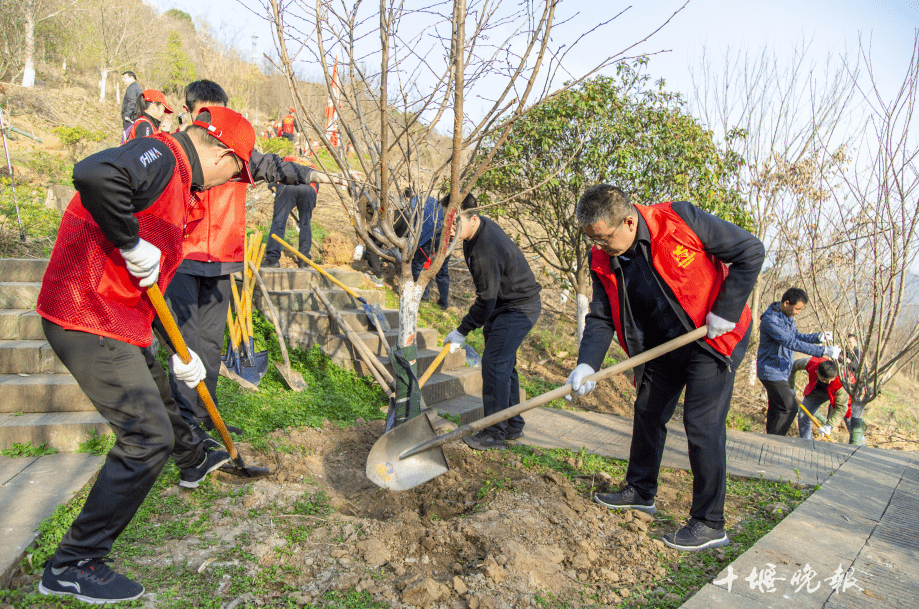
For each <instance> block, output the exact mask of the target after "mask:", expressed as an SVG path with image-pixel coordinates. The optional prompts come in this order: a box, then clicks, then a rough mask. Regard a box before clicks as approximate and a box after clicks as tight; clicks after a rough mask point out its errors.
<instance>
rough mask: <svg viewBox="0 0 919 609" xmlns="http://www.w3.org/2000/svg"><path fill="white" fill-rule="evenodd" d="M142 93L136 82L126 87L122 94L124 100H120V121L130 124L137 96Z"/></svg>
mask: <svg viewBox="0 0 919 609" xmlns="http://www.w3.org/2000/svg"><path fill="white" fill-rule="evenodd" d="M143 92H144V91H143V89H141V88H140V85H139V84H137V81H136V80H135V81H134V82H132V83H131V84H129V85H128V88H127V89H126V90H125V92H124V99H122V100H121V120H123V121H126V122H128V123H130V122H131V117H132V116H134V106H136V105H137V96H138V95H140V94H141V93H143Z"/></svg>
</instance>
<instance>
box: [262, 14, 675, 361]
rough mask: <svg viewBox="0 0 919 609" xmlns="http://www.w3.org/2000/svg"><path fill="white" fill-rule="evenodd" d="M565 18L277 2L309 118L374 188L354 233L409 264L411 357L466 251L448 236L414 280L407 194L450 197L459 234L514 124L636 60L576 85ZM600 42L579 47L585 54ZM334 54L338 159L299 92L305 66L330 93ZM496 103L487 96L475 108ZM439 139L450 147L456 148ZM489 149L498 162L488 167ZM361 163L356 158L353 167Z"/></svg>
mask: <svg viewBox="0 0 919 609" xmlns="http://www.w3.org/2000/svg"><path fill="white" fill-rule="evenodd" d="M561 5H562V2H561V0H523V1H521V2H519V3H515V4H514V5H513V6H512V5H511V4H510V3H500V2H494V1H493V0H471V1H469V2H467V0H439V1H438V0H435V1H433V2H431V3H428V4H427V5H425V6H424V7H423V8H420V9H416V10H409V9H408V8H406V6H405V4H404V3H403V2H396V1H395V0H380V2H379V3H378V5H377V6H375V7H370V6H367V5H364V4H361V3H360V2H356V3H347V2H344V1H340V2H334V1H332V0H293V1H292V2H290V3H286V4H284V5H281V4H280V3H278V2H277V0H267V5H266V9H267V11H268V13H269V15H270V18H271V19H272V21H273V22H274V25H275V30H276V45H277V51H278V57H279V58H280V65H279V66H278V67H279V69H280V70H281V71H282V72H283V73H284V74H285V75H286V76H287V79H288V84H289V86H290V89H291V95H292V97H293V98H294V100H295V101H296V103H297V106H298V108H299V112H300V113H301V114H299V115H300V116H303V117H304V118H305V119H306V121H307V122H308V123H309V125H310V127H311V128H312V129H313V131H314V132H316V133H317V134H318V136H319V138H320V140H321V142H322V145H323V146H325V147H326V148H327V149H328V150H329V151H330V152H331V153H332V156H333V158H334V160H335V164H336V165H337V167H336V169H340V170H343V171H351V170H353V169H356V170H358V171H360V172H361V174H362V175H363V176H364V179H362V180H361V181H360V183H356V184H355V187H354V189H353V190H352V192H353V194H354V195H355V196H352V197H347V196H345V195H344V193H340V196H341V197H342V203H343V205H344V206H345V208H346V211H347V212H348V214H349V216H350V217H351V219H352V222H353V224H354V228H355V231H356V232H357V234H358V236H359V237H360V238H361V239H362V240H363V241H364V243H365V244H366V246H367V247H368V248H370V250H371V251H373V252H375V253H376V254H378V255H380V256H382V257H384V258H386V259H389V260H396V259H397V258H400V259H401V278H400V285H401V297H400V301H399V338H398V345H399V346H400V347H407V346H410V345H413V343H414V337H415V331H416V326H417V316H418V305H419V302H420V298H421V295H422V293H423V291H424V286H425V285H426V284H427V283H428V282H429V281H430V280H431V279H432V278H433V277H434V275H435V273H436V272H437V270H438V269H439V268H440V266H441V265H442V264H443V263H444V260H445V258H446V256H448V255H449V254H450V253H451V252H452V250H453V249H454V248H455V247H456V242H454V243H452V244H449V245H448V242H449V236H448V234H447V233H448V232H449V231H444V235H443V236H442V238H441V243H440V244H439V247H438V248H437V255H436V256H435V257H434V258H433V260H432V264H431V266H430V268H428V269H427V270H425V271H423V272H422V273H421V275H420V276H419V278H418V280H417V282H416V281H414V280H413V277H412V273H411V266H410V260H411V258H412V255H413V254H414V252H415V251H416V249H417V247H418V238H419V236H420V232H421V231H420V228H421V224H422V221H423V218H422V217H421V215H422V214H421V210H422V206H421V205H420V204H419V205H417V206H415V207H414V208H413V207H411V206H410V205H408V202H407V201H406V200H405V199H404V197H403V196H402V192H403V191H404V189H405V188H407V187H408V188H411V189H412V191H413V192H414V193H415V194H416V195H417V196H418V200H419V201H424V200H425V199H426V198H427V197H428V196H429V195H439V194H440V193H441V189H443V190H444V191H448V192H449V195H450V199H449V200H450V204H449V207H447V209H446V210H445V218H446V220H445V225H446V226H450V225H451V224H452V223H453V221H454V219H456V218H460V216H461V214H459V206H460V204H461V202H462V201H463V199H464V198H465V196H466V195H467V194H468V193H469V192H470V190H471V189H472V186H473V184H475V182H476V180H477V179H478V178H479V177H480V176H481V174H482V173H483V172H484V171H485V170H487V169H488V167H489V166H490V165H491V163H492V160H493V157H494V154H495V152H497V150H498V149H499V148H500V146H501V144H503V142H504V141H505V139H506V138H507V136H508V133H509V132H510V129H511V128H512V126H513V125H514V123H515V121H517V120H518V119H519V118H521V117H522V116H524V115H525V114H526V113H527V112H529V111H530V110H531V109H532V108H533V107H535V106H537V105H539V104H540V103H541V102H542V101H544V100H546V99H548V98H550V97H552V96H553V95H554V94H555V93H557V92H558V91H560V90H562V89H563V88H566V87H571V86H575V85H576V84H577V83H579V82H581V80H582V79H583V78H585V77H587V76H589V75H591V74H593V73H594V72H596V71H597V70H598V69H600V68H602V67H604V66H607V65H610V64H611V63H613V62H615V61H620V60H623V59H626V58H627V53H628V51H629V49H630V48H632V46H634V45H630V46H628V47H627V48H625V49H623V50H622V51H619V52H616V53H611V54H610V55H609V56H606V57H602V58H598V61H597V63H596V66H594V67H593V68H591V69H588V70H585V71H584V73H583V74H579V75H576V77H574V76H575V75H571V74H569V73H568V72H566V71H565V69H564V66H563V59H564V56H565V53H567V52H568V51H569V50H570V49H571V48H572V45H568V46H567V47H565V46H558V45H554V44H553V42H552V36H553V33H554V32H555V29H556V28H557V27H559V25H560V23H563V22H564V18H560V17H559V15H558V13H557V10H558V9H559V7H560V6H561ZM677 12H679V11H677ZM615 17H616V16H615V15H614V16H611V17H610V18H609V19H608V20H606V21H603V22H600V23H598V24H597V25H596V26H595V28H594V30H598V29H600V28H603V27H604V26H606V25H608V24H609V23H610V22H611V21H613V20H614V19H615ZM594 30H592V32H593V31H594ZM590 33H591V32H586V33H580V34H581V37H580V38H578V40H581V39H583V38H584V37H585V36H587V35H588V34H590ZM652 33H653V32H652ZM636 44H637V43H636ZM336 54H339V55H340V57H341V60H342V61H341V64H340V65H339V74H340V75H341V94H340V95H341V98H340V99H341V109H340V113H339V126H340V130H341V142H340V144H339V145H338V146H334V145H333V144H332V143H331V141H330V140H329V138H328V137H327V135H326V133H325V126H324V125H325V122H324V120H321V119H320V118H319V117H318V116H316V115H315V114H314V113H312V112H310V111H309V110H308V107H307V103H306V99H305V96H304V95H303V93H302V92H301V88H300V87H299V86H298V83H297V79H296V69H297V67H299V66H300V65H301V63H302V62H303V61H304V57H305V58H306V59H311V60H314V61H317V62H318V63H319V64H320V65H321V66H322V69H323V73H324V74H325V79H326V87H327V89H329V90H331V88H332V82H331V79H330V75H331V72H332V65H331V63H332V57H333V56H335V55H336ZM557 76H560V77H564V78H566V79H568V84H567V85H566V87H559V86H557V84H556V82H557V80H558V78H557ZM485 90H487V91H488V95H487V96H486V95H485V94H484V93H480V94H479V95H478V96H476V95H474V94H473V91H480V92H483V91H485ZM470 103H471V104H472V108H471V109H470V107H469V106H470ZM451 119H452V120H451ZM448 123H449V127H446V126H445V125H447V124H448ZM438 128H445V129H447V130H449V131H450V132H451V134H450V135H449V136H448V138H445V137H444V136H442V135H441V134H439V133H438V131H437V129H438ZM486 140H488V141H489V143H490V152H489V153H486V154H479V151H480V148H481V146H482V144H483V142H485V141H486ZM349 149H351V150H353V151H354V153H355V154H354V156H349V155H348V154H346V151H347V150H349ZM400 216H403V217H405V218H406V219H407V221H408V222H407V224H408V228H407V231H406V232H404V233H401V234H400V233H399V232H398V231H397V230H396V227H397V220H398V218H399V217H400ZM459 221H460V222H462V221H463V220H462V218H460V219H459ZM371 233H373V238H371Z"/></svg>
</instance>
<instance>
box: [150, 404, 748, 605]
mask: <svg viewBox="0 0 919 609" xmlns="http://www.w3.org/2000/svg"><path fill="white" fill-rule="evenodd" d="M382 425H383V423H382V422H381V421H374V422H371V423H364V422H363V421H359V422H358V424H357V425H356V426H355V427H351V428H345V429H342V428H339V427H337V426H335V425H332V424H326V425H324V426H323V428H322V429H312V428H301V429H298V430H293V431H290V432H282V431H278V432H275V433H273V434H272V438H273V439H274V440H278V441H283V442H284V443H285V444H287V445H288V446H289V445H291V444H292V445H293V446H294V447H295V449H294V451H293V454H280V453H278V454H276V455H275V456H273V457H269V456H266V455H262V456H261V461H262V464H272V465H278V466H279V467H280V469H279V473H278V474H277V475H275V476H272V477H269V478H265V479H261V480H259V481H257V482H255V483H253V484H251V486H249V487H248V488H247V489H246V490H245V491H244V492H242V493H239V492H235V493H234V492H229V490H228V489H218V495H219V496H220V497H221V498H219V499H217V500H216V502H215V503H214V504H213V506H211V508H210V510H209V511H210V513H212V514H213V515H214V516H213V517H212V525H213V526H212V528H211V529H210V530H208V531H206V532H204V533H202V534H200V535H197V536H195V537H193V538H185V539H179V540H175V541H171V542H168V547H164V548H152V549H151V550H150V551H149V552H145V553H144V555H145V556H148V557H150V558H149V559H143V562H144V564H147V563H149V564H150V565H152V564H153V563H155V562H158V563H162V564H163V565H164V566H166V565H169V564H179V565H185V567H186V568H187V569H189V570H191V569H195V570H197V569H198V568H199V567H201V565H204V563H205V561H206V560H208V559H210V558H214V556H215V554H217V552H216V551H215V547H214V543H213V542H214V540H221V541H222V542H224V543H226V544H229V547H228V546H220V551H222V552H228V553H229V555H232V556H233V558H232V564H235V565H239V566H242V567H243V568H245V569H246V570H247V571H249V572H253V571H254V570H256V569H265V568H269V567H271V566H275V565H277V566H279V567H283V568H285V569H287V570H288V572H289V574H288V575H285V576H284V577H283V578H279V579H278V581H277V582H275V585H276V586H277V587H278V589H279V590H278V593H280V592H281V588H282V587H283V586H290V588H288V589H293V590H296V592H293V593H292V596H291V598H292V599H293V600H295V601H296V602H298V603H306V602H309V601H311V600H313V599H316V598H317V597H319V596H321V595H322V593H324V592H325V591H326V590H356V591H358V592H361V591H365V592H367V593H369V594H370V595H372V597H373V598H374V600H376V601H378V602H384V603H387V604H389V605H390V606H393V607H405V606H410V607H457V608H464V609H465V608H467V607H468V608H476V609H478V608H483V607H494V608H498V607H527V606H530V605H532V604H534V602H535V600H534V599H535V598H536V597H537V595H538V596H540V597H542V598H546V597H554V598H555V599H556V600H558V601H560V602H566V601H567V602H571V603H572V606H579V605H580V604H582V603H583V604H591V605H593V604H599V605H611V604H616V603H618V602H619V601H620V600H621V599H625V598H628V597H629V596H631V595H633V594H635V593H636V591H637V590H638V589H643V588H648V587H649V586H650V587H651V589H654V585H655V584H654V583H655V582H659V581H660V580H661V578H662V577H663V576H664V575H665V573H666V570H665V568H664V567H665V566H667V565H669V564H671V563H673V562H674V561H675V560H676V559H677V558H678V555H679V553H678V552H676V551H674V550H671V549H669V548H667V547H666V546H664V544H663V543H662V542H661V541H659V540H658V539H657V537H659V534H660V533H661V532H664V531H665V530H667V529H669V528H672V526H673V525H672V524H663V525H662V524H661V522H660V520H656V521H655V520H654V519H652V518H651V517H650V516H647V515H646V514H644V513H641V512H635V511H629V512H622V513H620V512H611V511H609V510H607V509H605V508H603V507H601V506H599V505H598V504H596V503H594V502H592V501H591V496H592V493H593V492H596V491H598V490H609V489H610V488H611V484H615V483H616V482H617V481H613V480H611V479H610V478H609V476H605V478H604V477H601V476H589V475H584V476H580V477H578V478H577V481H576V482H574V483H572V482H571V481H569V479H567V478H565V477H563V476H561V475H559V474H558V473H557V472H554V471H552V470H549V469H545V468H543V467H540V466H535V467H532V466H531V467H527V466H524V465H523V464H522V463H521V461H520V458H519V457H518V456H517V455H515V454H513V453H512V452H510V451H506V452H495V451H489V452H486V453H482V452H476V451H473V450H471V449H470V448H468V447H467V446H466V445H465V444H463V443H461V442H457V443H453V444H450V445H448V446H446V447H445V453H446V456H447V460H448V462H449V463H450V465H451V467H452V469H451V470H450V471H449V472H447V473H446V474H444V475H442V476H440V477H438V478H435V479H434V480H431V481H429V482H427V483H425V484H423V485H421V486H419V487H417V488H415V489H411V490H408V491H403V492H397V493H393V492H388V491H384V490H382V489H379V488H377V487H376V486H374V485H373V484H372V483H371V482H369V481H368V479H367V478H366V476H365V475H364V466H365V461H366V456H367V453H368V451H369V449H370V447H371V446H372V445H373V443H374V442H375V441H376V439H377V438H378V437H379V436H380V435H381V434H382V431H383V428H382ZM241 451H242V452H243V453H245V454H247V455H252V456H247V463H248V464H249V465H255V464H258V462H259V460H260V457H259V456H258V455H253V453H252V452H251V449H250V448H249V447H248V446H246V445H245V444H243V445H242V446H241ZM272 461H275V462H276V463H270V462H272ZM568 462H569V464H570V465H572V466H573V467H575V468H580V467H581V464H580V462H579V461H578V460H577V459H576V458H574V457H572V458H570V459H569V461H568ZM242 480H243V479H240V478H234V477H231V476H226V475H225V474H220V475H219V476H217V481H216V484H218V485H228V484H239V483H240V482H241V481H242ZM166 492H167V493H170V494H177V495H182V494H183V493H186V492H187V491H184V490H181V489H179V487H174V488H171V489H169V490H167V491H166ZM323 495H324V496H325V497H327V498H328V502H329V504H330V506H331V507H332V508H333V510H334V511H332V512H331V513H329V514H323V513H319V514H302V513H301V514H297V513H296V512H297V511H300V512H302V511H303V510H299V509H298V507H300V506H302V505H304V503H305V502H306V501H312V502H314V503H321V502H322V501H323V499H322V498H323ZM690 497H691V481H690V479H689V476H688V474H686V472H680V471H673V472H670V471H665V472H664V473H663V474H662V479H661V495H660V496H659V497H658V499H657V504H658V508H659V509H661V510H663V511H665V512H669V513H672V514H685V513H686V512H687V511H688V509H689V501H690ZM743 499H744V500H748V499H749V498H743ZM747 505H748V504H745V503H743V502H742V501H741V498H739V497H733V496H729V497H728V506H727V510H726V511H727V513H728V514H729V516H730V520H729V522H728V526H729V527H731V526H735V525H738V524H740V523H741V522H742V521H743V520H744V519H745V518H747V517H748V516H749V513H747V512H746V511H745V510H746V509H747V508H746V506H747ZM166 518H168V517H166ZM164 519H165V518H158V519H157V520H158V521H159V520H164ZM659 526H663V527H664V530H663V531H662V530H659V529H658V527H659ZM297 527H299V529H297ZM293 530H299V531H300V533H301V534H300V536H299V537H297V539H296V540H295V541H291V531H293ZM242 533H246V534H245V535H241V534H242ZM716 556H717V557H718V558H719V560H722V561H723V560H725V558H724V555H723V553H721V552H719V553H716ZM209 564H210V563H209ZM214 564H215V566H217V565H220V564H230V562H229V561H228V562H221V560H220V559H218V560H217V562H216V563H214ZM207 567H208V565H204V567H203V569H207ZM199 572H200V571H199ZM218 594H219V592H218ZM272 596H274V595H272ZM227 600H232V599H227ZM249 600H255V601H256V602H257V601H258V599H257V598H256V599H249ZM247 606H248V605H247Z"/></svg>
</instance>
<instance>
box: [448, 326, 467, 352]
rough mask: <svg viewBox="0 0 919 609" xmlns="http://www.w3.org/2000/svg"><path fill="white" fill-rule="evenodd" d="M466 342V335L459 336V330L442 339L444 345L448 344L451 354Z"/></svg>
mask: <svg viewBox="0 0 919 609" xmlns="http://www.w3.org/2000/svg"><path fill="white" fill-rule="evenodd" d="M465 342H466V335H465V334H460V332H459V330H454V331H453V332H450V333H449V334H447V338H445V339H444V344H447V343H450V353H453V352H454V351H456V350H457V349H459V348H460V347H462V346H463V343H465Z"/></svg>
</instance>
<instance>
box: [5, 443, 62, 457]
mask: <svg viewBox="0 0 919 609" xmlns="http://www.w3.org/2000/svg"><path fill="white" fill-rule="evenodd" d="M56 452H57V449H56V448H54V447H52V446H48V445H46V444H44V443H42V444H39V445H38V446H32V442H26V443H25V444H20V443H19V442H13V447H12V448H4V449H3V450H0V454H2V455H6V456H7V457H44V456H45V455H53V454H55V453H56Z"/></svg>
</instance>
